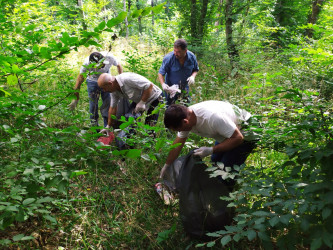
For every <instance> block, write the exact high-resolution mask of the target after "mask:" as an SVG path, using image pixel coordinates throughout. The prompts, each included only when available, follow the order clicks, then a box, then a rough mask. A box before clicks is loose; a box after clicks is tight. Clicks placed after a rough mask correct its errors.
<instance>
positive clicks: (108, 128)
mask: <svg viewBox="0 0 333 250" xmlns="http://www.w3.org/2000/svg"><path fill="white" fill-rule="evenodd" d="M110 132H111V131H110V126H109V125H106V127H105V128H103V129H102V130H101V131H100V133H101V134H106V136H109V135H110Z"/></svg>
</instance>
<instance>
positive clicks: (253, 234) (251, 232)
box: [246, 229, 257, 241]
mask: <svg viewBox="0 0 333 250" xmlns="http://www.w3.org/2000/svg"><path fill="white" fill-rule="evenodd" d="M246 235H247V238H248V239H249V241H251V240H253V239H255V238H256V237H257V233H256V231H254V230H252V229H250V230H247V231H246Z"/></svg>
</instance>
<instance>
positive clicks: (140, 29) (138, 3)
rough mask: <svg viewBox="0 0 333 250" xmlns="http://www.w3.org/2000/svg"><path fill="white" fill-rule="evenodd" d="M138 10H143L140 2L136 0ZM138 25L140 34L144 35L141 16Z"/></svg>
mask: <svg viewBox="0 0 333 250" xmlns="http://www.w3.org/2000/svg"><path fill="white" fill-rule="evenodd" d="M136 8H137V9H138V10H139V9H141V6H140V2H139V0H136ZM138 24H139V33H140V34H141V33H142V22H141V15H140V16H139V17H138Z"/></svg>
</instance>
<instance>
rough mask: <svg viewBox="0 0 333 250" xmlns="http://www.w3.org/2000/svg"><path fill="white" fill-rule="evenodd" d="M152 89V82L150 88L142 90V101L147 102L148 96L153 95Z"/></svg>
mask: <svg viewBox="0 0 333 250" xmlns="http://www.w3.org/2000/svg"><path fill="white" fill-rule="evenodd" d="M152 90H153V84H150V86H149V88H148V89H146V90H144V91H143V92H142V96H141V101H143V102H147V100H148V98H149V97H150V95H151V92H152Z"/></svg>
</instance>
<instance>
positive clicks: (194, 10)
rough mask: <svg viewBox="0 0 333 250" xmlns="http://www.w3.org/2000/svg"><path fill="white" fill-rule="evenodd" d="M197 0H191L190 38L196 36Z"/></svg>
mask: <svg viewBox="0 0 333 250" xmlns="http://www.w3.org/2000/svg"><path fill="white" fill-rule="evenodd" d="M196 2H197V1H196V0H191V17H190V23H191V25H190V26H191V36H192V38H197V5H196V4H197V3H196Z"/></svg>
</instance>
